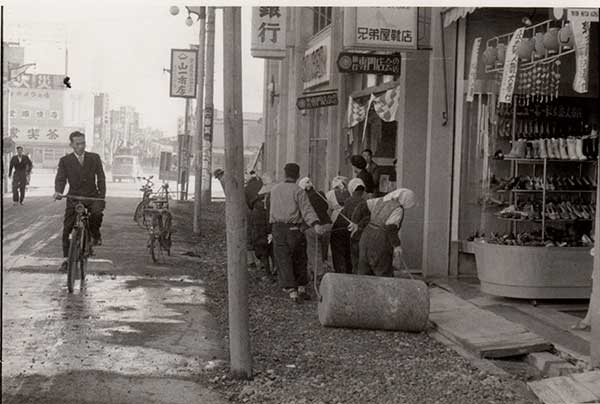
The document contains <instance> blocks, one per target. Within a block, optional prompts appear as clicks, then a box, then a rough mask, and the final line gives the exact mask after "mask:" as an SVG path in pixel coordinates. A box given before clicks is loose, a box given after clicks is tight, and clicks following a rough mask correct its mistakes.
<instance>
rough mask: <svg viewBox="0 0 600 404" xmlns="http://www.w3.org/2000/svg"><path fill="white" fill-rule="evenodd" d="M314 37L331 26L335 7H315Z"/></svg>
mask: <svg viewBox="0 0 600 404" xmlns="http://www.w3.org/2000/svg"><path fill="white" fill-rule="evenodd" d="M312 9H313V35H316V34H317V33H319V32H321V31H322V30H324V29H325V28H327V27H328V26H330V25H331V13H332V9H333V7H313V8H312Z"/></svg>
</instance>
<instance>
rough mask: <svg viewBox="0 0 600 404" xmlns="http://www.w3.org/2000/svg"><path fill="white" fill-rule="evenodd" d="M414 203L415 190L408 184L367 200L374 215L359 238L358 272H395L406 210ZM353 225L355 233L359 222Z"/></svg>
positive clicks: (384, 274)
mask: <svg viewBox="0 0 600 404" xmlns="http://www.w3.org/2000/svg"><path fill="white" fill-rule="evenodd" d="M415 204H416V199H415V194H414V192H413V191H411V190H410V189H406V188H400V189H397V190H395V191H392V192H390V193H389V194H387V195H386V196H384V197H381V198H375V199H369V200H368V201H367V207H368V209H369V211H370V212H371V218H370V220H369V224H368V225H367V226H366V228H365V230H364V232H363V234H362V236H361V238H360V242H359V260H358V274H359V275H376V276H385V277H393V276H394V269H393V263H394V257H399V256H400V255H401V254H402V248H401V247H400V238H399V236H398V232H399V230H400V228H401V227H402V221H403V220H404V212H405V210H406V209H410V208H412V207H413V206H415ZM350 227H351V232H352V233H354V232H355V231H357V230H358V225H357V224H356V223H354V224H352V225H351V226H350Z"/></svg>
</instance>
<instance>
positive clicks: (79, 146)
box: [54, 131, 106, 271]
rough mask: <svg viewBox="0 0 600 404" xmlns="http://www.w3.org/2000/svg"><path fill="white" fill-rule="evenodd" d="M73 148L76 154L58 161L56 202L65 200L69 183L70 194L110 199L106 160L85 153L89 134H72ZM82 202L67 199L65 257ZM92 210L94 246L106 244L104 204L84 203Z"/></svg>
mask: <svg viewBox="0 0 600 404" xmlns="http://www.w3.org/2000/svg"><path fill="white" fill-rule="evenodd" d="M69 140H70V142H71V143H70V146H71V147H72V148H73V153H71V154H67V155H66V156H64V157H62V158H61V159H60V160H59V162H58V171H57V173H56V178H55V179H54V199H61V198H62V193H63V191H64V190H65V185H66V184H67V181H68V182H69V192H68V194H67V195H72V196H83V197H92V198H104V197H105V196H106V180H105V176H104V169H103V168H102V161H101V160H100V156H99V155H98V154H96V153H90V152H86V151H85V135H84V134H83V133H81V132H78V131H75V132H73V133H71V134H70V135H69ZM77 202H78V201H75V200H71V199H67V207H66V209H65V219H64V227H63V235H62V248H63V257H65V258H67V257H68V256H69V234H70V233H71V230H73V226H74V225H75V220H76V217H77V213H76V212H75V205H76V204H77ZM80 203H83V204H84V205H85V207H86V208H87V209H88V210H89V211H90V222H89V224H90V232H91V234H92V243H93V245H102V236H101V235H100V226H101V225H102V217H103V214H102V211H103V210H104V207H105V202H104V201H95V200H93V201H80ZM60 269H61V271H66V270H67V260H65V261H64V262H63V263H62V265H61V268H60Z"/></svg>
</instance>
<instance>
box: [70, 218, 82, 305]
mask: <svg viewBox="0 0 600 404" xmlns="http://www.w3.org/2000/svg"><path fill="white" fill-rule="evenodd" d="M80 232H81V230H80V229H75V230H73V232H72V233H71V244H70V245H69V261H68V262H67V289H69V293H73V285H74V283H75V276H76V271H77V264H78V263H79V251H80V249H81V246H80V245H79V243H80V237H81V235H80Z"/></svg>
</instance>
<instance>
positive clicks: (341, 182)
mask: <svg viewBox="0 0 600 404" xmlns="http://www.w3.org/2000/svg"><path fill="white" fill-rule="evenodd" d="M326 195H327V201H328V203H329V209H330V210H331V220H332V221H333V228H332V230H331V237H330V240H331V241H330V246H331V260H332V261H333V270H334V271H335V272H337V273H342V274H349V273H352V260H351V256H350V233H349V232H348V230H347V227H348V224H349V223H348V219H346V218H344V216H343V215H341V214H340V213H341V212H342V210H343V209H344V205H345V203H346V201H347V200H348V198H350V192H349V191H348V178H346V177H343V176H339V175H338V176H336V177H334V178H333V180H332V181H331V189H330V190H329V191H328V192H327V194H326Z"/></svg>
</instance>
